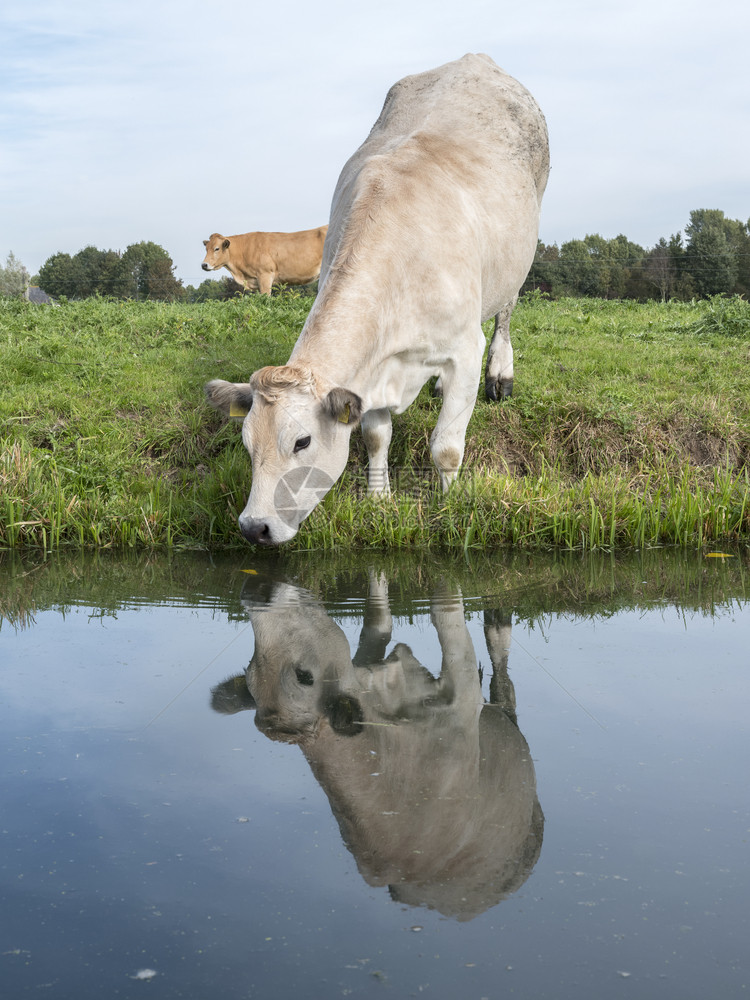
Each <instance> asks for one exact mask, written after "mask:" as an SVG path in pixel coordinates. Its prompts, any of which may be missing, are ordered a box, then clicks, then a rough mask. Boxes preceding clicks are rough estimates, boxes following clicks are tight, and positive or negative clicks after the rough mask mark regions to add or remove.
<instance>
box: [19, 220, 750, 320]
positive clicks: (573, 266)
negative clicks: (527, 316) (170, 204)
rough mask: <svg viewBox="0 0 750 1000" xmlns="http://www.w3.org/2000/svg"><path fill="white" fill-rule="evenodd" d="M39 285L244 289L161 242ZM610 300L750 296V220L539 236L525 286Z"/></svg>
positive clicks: (125, 294)
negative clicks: (206, 273)
mask: <svg viewBox="0 0 750 1000" xmlns="http://www.w3.org/2000/svg"><path fill="white" fill-rule="evenodd" d="M35 280H36V283H38V284H39V286H40V287H41V288H42V289H43V290H44V291H45V292H47V294H48V295H51V296H52V297H53V298H68V299H80V298H87V297H89V296H92V295H101V296H105V297H111V298H118V299H160V300H167V301H176V300H181V301H187V302H204V301H208V300H211V299H229V298H232V297H234V296H235V295H238V294H242V293H243V289H242V287H241V286H240V285H238V284H237V283H236V282H235V281H233V280H232V279H231V278H229V277H223V278H220V279H219V280H216V279H213V278H210V279H207V280H205V281H203V282H201V284H200V285H198V287H197V288H194V287H193V286H192V285H188V286H187V287H185V286H184V285H183V283H182V281H180V279H179V278H177V277H176V276H175V274H174V265H173V263H172V259H171V257H170V256H169V254H168V253H167V251H166V250H164V249H163V247H160V246H159V245H158V244H156V243H150V242H143V243H134V244H132V245H131V246H129V247H128V248H127V249H126V250H125V251H124V253H120V252H119V251H116V250H99V249H97V248H96V247H94V246H87V247H84V248H83V249H82V250H79V251H78V253H76V254H73V255H72V256H71V255H70V254H67V253H56V254H53V256H52V257H49V258H48V259H47V260H46V261H45V262H44V264H43V265H42V267H41V269H40V271H39V275H38V278H36V279H35ZM28 284H29V275H28V272H27V271H26V268H25V267H24V266H23V265H22V264H21V263H20V262H19V261H18V260H17V259H16V258H15V257H14V255H13V254H12V253H11V254H9V256H8V260H7V262H6V266H5V267H4V268H3V267H0V295H23V294H24V293H25V290H26V288H27V286H28ZM534 289H536V290H539V291H541V292H544V293H545V294H547V295H549V296H550V297H551V298H553V299H557V298H562V297H564V296H574V297H596V298H606V299H637V300H640V301H644V300H647V299H660V300H661V301H667V300H669V299H680V300H684V301H689V300H690V299H693V298H707V297H709V296H712V295H742V296H745V297H747V298H750V220H748V222H746V223H745V222H740V221H738V220H736V219H728V218H726V217H725V215H724V213H723V212H722V211H721V210H720V209H705V208H701V209H696V210H695V211H693V212H691V213H690V221H689V223H688V224H687V226H685V233H684V238H683V235H682V234H681V233H676V234H674V235H673V236H670V237H669V239H665V238H664V237H662V238H661V239H660V240H659V241H658V243H657V244H656V245H655V246H653V247H650V248H648V249H647V248H644V247H642V246H639V245H638V244H637V243H633V242H631V241H630V240H629V239H628V238H627V237H626V236H623V235H620V236H616V237H615V238H614V239H605V238H604V237H603V236H599V235H598V234H594V235H588V236H586V237H584V239H582V240H580V239H579V240H569V241H568V242H566V243H562V244H561V245H560V246H558V245H557V244H556V243H551V244H545V243H543V242H542V241H541V240H540V241H539V243H538V245H537V251H536V255H535V259H534V263H533V264H532V267H531V270H530V271H529V275H528V277H527V279H526V282H525V284H524V286H523V291H531V290H534Z"/></svg>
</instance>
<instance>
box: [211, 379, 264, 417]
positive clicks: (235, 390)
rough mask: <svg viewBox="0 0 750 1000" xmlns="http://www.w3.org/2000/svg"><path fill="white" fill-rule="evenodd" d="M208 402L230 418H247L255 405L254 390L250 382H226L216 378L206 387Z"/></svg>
mask: <svg viewBox="0 0 750 1000" xmlns="http://www.w3.org/2000/svg"><path fill="white" fill-rule="evenodd" d="M205 392H206V400H207V401H208V402H209V403H210V404H211V406H213V407H214V408H215V409H217V410H221V412H222V413H225V414H226V415H227V416H228V417H245V416H247V414H248V413H249V412H250V408H251V407H252V405H253V390H252V389H251V387H250V385H249V383H248V382H225V381H224V380H223V379H220V378H215V379H214V380H213V381H212V382H208V383H207V385H206V389H205Z"/></svg>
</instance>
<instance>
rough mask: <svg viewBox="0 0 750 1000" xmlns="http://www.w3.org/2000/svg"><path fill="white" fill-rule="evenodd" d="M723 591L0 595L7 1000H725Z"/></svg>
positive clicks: (65, 572) (446, 581)
mask: <svg viewBox="0 0 750 1000" xmlns="http://www.w3.org/2000/svg"><path fill="white" fill-rule="evenodd" d="M749 579H750V574H749V573H748V566H747V561H746V556H743V555H742V554H738V555H735V556H734V557H733V558H732V559H731V560H713V561H712V560H709V559H707V558H705V556H704V555H701V554H696V555H694V556H690V557H685V556H682V555H679V554H675V553H671V554H670V553H651V554H646V555H645V556H640V557H639V556H634V557H630V558H627V559H626V558H624V557H621V558H619V559H617V560H615V559H612V558H609V557H599V558H594V557H588V558H586V559H583V558H580V557H573V556H569V557H560V556H557V557H547V556H542V555H539V556H502V555H497V556H493V557H492V558H491V559H490V558H485V559H483V560H475V561H472V562H469V563H467V564H457V563H456V562H455V561H454V562H445V563H441V562H440V561H439V560H436V559H434V558H430V559H422V560H420V559H418V558H415V559H412V560H409V561H404V560H401V561H398V560H393V561H389V560H386V561H382V560H380V561H379V560H378V559H377V558H373V559H372V560H370V561H367V560H364V561H362V562H360V563H357V564H355V563H354V562H353V561H352V560H351V559H349V560H347V561H340V560H336V559H326V560H322V559H321V560H317V559H316V558H315V557H311V556H307V557H294V558H286V559H284V558H279V559H270V560H265V561H262V562H256V561H254V559H253V557H252V555H250V554H247V553H243V554H235V555H232V556H225V557H222V558H221V559H216V558H213V559H212V558H210V557H208V556H195V555H183V556H173V557H171V558H167V557H163V558H150V559H149V558H133V559H117V558H114V557H113V558H111V559H104V558H102V557H99V558H87V557H82V556H80V557H76V558H73V559H70V560H66V559H63V558H59V559H53V560H48V561H46V562H39V561H36V562H33V561H30V560H28V559H26V560H23V559H13V560H10V559H9V560H7V561H5V562H3V563H0V623H1V624H0V725H1V733H2V735H1V736H0V748H1V750H2V779H1V780H2V786H1V788H0V796H1V798H0V803H1V808H2V814H1V816H0V896H1V898H2V908H1V910H0V981H1V982H2V984H3V989H2V995H3V997H9V998H16V997H25V996H45V995H46V996H52V997H65V998H67V997H75V998H77V1000H87V998H94V997H96V998H101V997H110V996H111V997H127V998H130V997H141V996H146V995H148V996H150V997H152V998H157V997H158V998H171V997H185V998H196V1000H198V998H200V1000H203V998H218V997H221V998H226V1000H234V998H246V997H247V998H253V997H268V996H273V997H313V998H317V997H321V998H327V997H339V996H357V997H368V998H369V997H376V996H385V995H391V996H398V997H410V996H422V995H424V996H426V997H434V998H462V1000H463V998H467V1000H472V998H476V1000H480V998H483V997H486V998H495V997H506V996H515V997H528V998H544V997H550V998H552V997H554V998H555V1000H562V998H568V997H570V998H573V997H576V998H577V997H596V998H609V997H618V998H619V997H638V998H639V1000H643V998H651V997H654V998H656V997H659V998H671V997H675V998H678V997H679V998H681V1000H687V998H693V997H695V998H700V1000H705V998H706V997H721V998H733V997H741V996H747V995H748V993H749V992H750V970H749V968H748V965H749V964H750V963H749V960H748V953H749V949H748V941H750V912H749V908H748V895H749V891H750V871H749V867H748V848H749V844H750V801H749V798H748V790H749V789H748V784H749V783H748V762H749V761H750V727H749V726H748V706H749V704H750V698H749V696H750V671H749V670H748V667H749V666H750V655H749V651H750V607H749V605H748V596H749V594H748V591H750V583H749V582H748V580H749Z"/></svg>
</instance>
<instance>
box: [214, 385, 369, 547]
mask: <svg viewBox="0 0 750 1000" xmlns="http://www.w3.org/2000/svg"><path fill="white" fill-rule="evenodd" d="M206 393H207V396H208V399H209V402H211V403H212V405H214V406H216V407H217V408H218V409H221V410H223V411H224V412H227V413H229V414H230V415H232V416H237V415H240V414H241V413H242V412H245V411H247V413H246V416H245V418H244V421H243V424H242V440H243V443H244V445H245V447H246V448H247V450H248V452H249V454H250V458H251V460H252V466H253V480H252V488H251V490H250V497H249V499H248V501H247V504H246V506H245V509H244V510H243V512H242V513H241V514H240V517H239V525H240V530H241V531H242V534H243V535H244V536H245V538H246V539H247V540H248V541H249V542H253V543H254V544H257V545H280V544H282V543H283V542H288V541H290V539H292V538H294V536H295V535H296V534H297V531H298V529H299V526H300V524H301V523H302V521H304V519H305V518H306V517H307V515H308V514H309V513H310V512H311V511H312V510H314V508H315V507H316V506H317V505H318V504H319V503H320V501H321V500H322V499H323V497H324V496H325V495H326V493H328V491H329V490H330V488H331V487H332V486H333V484H334V483H335V482H336V480H337V479H338V478H339V476H340V475H341V473H342V472H343V471H344V468H345V467H346V462H347V458H348V456H349V437H350V435H351V431H352V427H353V426H355V425H356V423H357V422H358V420H359V417H360V415H361V405H362V404H361V400H360V399H359V397H358V396H356V395H355V394H354V393H351V392H349V391H348V390H345V389H339V388H334V389H331V390H329V391H328V392H325V393H321V392H320V391H319V390H318V389H317V387H316V385H315V384H314V382H313V380H312V379H311V378H310V377H309V373H305V372H304V371H302V372H300V371H299V370H297V369H294V368H290V367H283V368H263V369H261V371H260V372H256V374H255V375H254V376H253V377H252V379H251V380H250V382H249V383H230V382H222V381H220V380H216V381H214V382H210V383H209V384H208V386H207V387H206Z"/></svg>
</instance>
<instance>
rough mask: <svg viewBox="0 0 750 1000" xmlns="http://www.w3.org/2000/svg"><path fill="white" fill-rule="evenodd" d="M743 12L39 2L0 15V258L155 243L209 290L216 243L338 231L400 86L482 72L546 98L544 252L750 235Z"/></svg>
mask: <svg viewBox="0 0 750 1000" xmlns="http://www.w3.org/2000/svg"><path fill="white" fill-rule="evenodd" d="M748 28H750V14H748V12H747V8H746V5H744V4H740V3H735V2H733V0H715V3H714V4H712V7H711V16H710V17H707V16H706V10H705V6H704V5H702V4H698V3H695V2H694V3H678V2H676V0H662V2H659V0H655V2H646V0H634V2H633V3H631V4H630V5H628V6H627V7H616V8H613V7H606V6H602V5H601V4H599V3H594V2H593V0H578V2H576V0H572V2H571V3H568V4H566V5H564V6H560V5H559V4H558V3H556V2H552V0H540V2H538V3H536V4H535V5H534V6H533V8H528V7H526V8H521V7H519V5H518V4H517V3H514V4H509V3H505V4H504V3H502V2H497V0H493V2H490V0H487V2H485V0H465V2H464V3H463V4H461V5H454V6H452V7H450V8H440V7H439V6H438V7H437V8H436V7H435V5H434V3H431V2H430V3H428V2H426V0H412V2H408V0H402V2H396V0H387V2H384V3H381V4H379V5H377V7H362V6H361V5H355V4H351V3H349V2H343V0H322V2H321V3H320V4H319V5H317V6H316V7H314V8H310V7H309V5H304V4H300V3H297V2H290V3H280V4H276V5H267V6H265V7H259V6H258V5H253V7H250V6H245V7H240V8H234V9H232V8H222V7H219V6H218V5H209V4H206V3H204V2H195V0H189V2H186V3H175V2H172V0H152V2H150V3H146V2H145V0H132V2H124V0H114V2H112V3H108V4H107V5H105V6H104V7H102V6H101V5H95V4H93V2H91V0H81V2H80V3H78V4H75V5H73V6H72V7H70V6H68V7H67V8H64V7H60V6H59V4H53V3H51V2H41V3H38V4H35V5H34V7H33V8H23V9H22V8H20V6H18V5H16V6H15V7H13V8H8V9H5V10H3V12H2V13H1V14H0V35H1V36H2V41H3V51H4V53H5V58H4V62H3V66H2V67H0V95H1V96H2V98H3V100H2V102H0V106H1V107H2V108H3V109H4V110H3V111H2V112H0V128H1V129H2V133H3V140H4V141H3V144H2V152H0V218H1V219H2V220H3V225H2V230H0V237H1V239H0V257H3V258H4V256H5V255H6V254H7V252H8V251H9V250H13V251H14V252H15V253H16V255H17V256H18V257H19V258H20V259H21V260H22V261H23V262H24V263H25V264H26V266H27V267H28V268H29V270H31V271H35V270H38V268H39V267H40V266H41V264H42V263H43V262H44V260H45V259H46V258H47V257H49V256H51V255H52V254H53V253H56V252H58V251H60V250H65V251H68V252H71V253H74V252H76V251H77V250H78V249H80V248H81V247H82V246H84V245H85V244H87V243H94V244H95V245H97V246H99V247H101V248H103V249H107V248H109V247H112V248H114V249H125V247H126V246H127V245H128V244H129V243H132V242H137V241H140V240H154V241H155V242H157V243H160V244H161V245H162V246H164V247H165V249H167V250H168V252H169V253H170V254H171V256H172V257H173V259H174V261H175V263H176V266H177V273H178V275H179V276H180V277H182V278H183V279H184V280H185V281H186V282H191V283H198V282H200V281H201V280H202V278H203V275H202V272H201V271H200V261H201V259H202V256H203V254H202V240H203V239H205V238H206V237H207V236H208V234H209V233H210V232H213V231H215V230H219V231H228V232H241V231H247V230H249V229H282V230H284V229H302V228H307V227H309V226H315V225H319V224H320V223H322V222H323V221H325V220H326V219H327V216H328V211H329V207H330V198H331V194H332V192H333V187H334V185H335V182H336V178H337V176H338V173H339V170H340V169H341V167H342V165H343V163H344V161H345V160H346V159H347V157H348V156H349V155H350V154H351V153H352V152H353V151H354V149H355V148H356V146H357V145H358V144H359V143H360V142H361V141H362V140H363V139H364V138H365V136H366V135H367V132H368V131H369V128H370V126H371V125H372V123H373V121H374V120H375V118H376V117H377V114H378V113H379V111H380V108H381V106H382V102H383V99H384V97H385V94H386V91H387V89H388V87H389V86H390V85H391V84H392V83H394V82H395V81H396V80H397V79H399V78H400V77H401V76H403V75H405V74H407V73H412V72H418V71H421V70H423V69H427V68H430V67H432V66H436V65H439V64H440V63H441V62H445V61H447V60H449V59H453V58H457V57H458V56H460V55H462V54H463V53H464V52H467V51H486V52H488V53H489V54H490V55H492V56H493V57H494V58H495V59H496V61H497V62H498V63H499V64H500V65H502V66H503V67H504V68H505V69H507V70H508V71H509V72H511V73H512V74H513V75H514V76H517V77H518V78H519V79H520V80H521V81H522V82H523V83H525V84H526V85H527V86H528V87H529V88H530V89H531V90H532V92H533V93H534V95H535V96H536V98H537V100H538V101H539V103H540V104H541V106H542V108H543V110H544V112H545V115H546V117H547V120H548V124H549V128H550V137H551V145H552V176H551V180H550V185H549V188H548V192H547V195H546V197H545V205H544V209H543V215H542V232H541V235H542V238H543V239H545V240H546V241H547V242H554V241H556V242H561V241H564V240H566V239H572V238H577V237H581V236H583V235H585V233H587V232H601V233H602V235H604V236H614V235H617V233H618V232H624V233H625V234H626V235H627V236H629V237H630V238H631V239H633V240H634V241H636V242H641V243H642V244H644V245H653V243H655V242H656V241H657V240H658V238H659V237H660V236H663V235H664V236H668V235H670V234H671V233H672V232H675V231H677V230H679V229H681V228H682V227H683V226H684V225H685V223H686V222H687V221H688V216H689V212H690V210H692V209H694V208H699V207H712V208H721V209H723V210H724V211H725V212H726V214H727V215H729V216H730V217H733V218H741V219H743V220H744V219H746V218H747V216H748V214H750V213H749V212H748V207H747V197H746V193H745V192H746V180H745V174H746V163H747V159H748V153H749V152H750V148H749V147H750V140H748V138H747V135H748V130H747V128H746V127H745V126H746V123H747V120H748V95H750V86H748V84H749V83H750V71H749V70H748V68H747V67H748V63H747V59H746V55H745V51H744V49H745V41H744V40H745V39H746V37H747V29H748Z"/></svg>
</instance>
